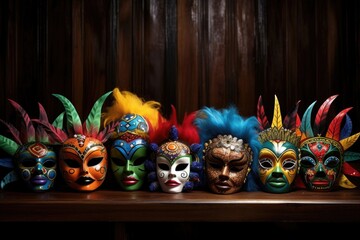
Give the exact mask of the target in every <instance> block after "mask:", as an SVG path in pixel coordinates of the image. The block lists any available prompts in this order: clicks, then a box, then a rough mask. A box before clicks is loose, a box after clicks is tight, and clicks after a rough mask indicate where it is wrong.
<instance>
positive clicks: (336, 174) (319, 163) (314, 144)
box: [299, 95, 360, 191]
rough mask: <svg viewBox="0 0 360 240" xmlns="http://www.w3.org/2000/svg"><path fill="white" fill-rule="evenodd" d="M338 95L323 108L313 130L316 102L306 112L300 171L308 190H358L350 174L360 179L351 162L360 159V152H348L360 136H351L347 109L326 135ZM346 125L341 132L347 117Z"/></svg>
mask: <svg viewBox="0 0 360 240" xmlns="http://www.w3.org/2000/svg"><path fill="white" fill-rule="evenodd" d="M337 96H338V95H333V96H331V97H329V98H328V99H327V100H326V101H325V102H324V103H323V104H322V105H321V106H320V108H319V110H318V112H317V114H316V116H315V121H314V126H313V127H311V124H310V121H311V111H312V109H313V107H314V105H315V103H316V101H315V102H313V103H312V104H311V105H310V106H309V107H308V108H307V109H306V111H305V113H304V115H303V118H302V122H301V126H300V131H301V142H300V155H301V159H300V170H299V175H300V177H301V179H302V181H303V183H304V185H305V186H306V188H307V189H308V190H311V191H331V190H333V189H334V188H335V187H336V186H337V185H339V186H341V187H344V188H354V187H356V186H355V185H354V184H353V183H352V182H351V181H350V180H349V179H348V178H347V177H346V175H351V176H356V177H360V173H359V172H358V171H357V170H355V169H354V168H352V167H351V166H350V165H349V164H348V163H347V162H348V161H353V160H357V159H359V158H360V154H359V153H353V152H349V151H346V150H347V149H348V148H349V147H350V146H352V145H353V144H354V143H355V142H356V140H357V139H358V137H359V135H360V133H357V134H354V135H352V136H350V134H351V128H352V127H351V126H352V123H351V120H350V118H349V116H348V115H347V112H348V111H349V110H351V107H350V108H346V109H344V110H342V111H341V112H340V113H338V114H337V115H336V116H335V118H334V119H333V120H332V121H331V122H330V124H329V127H328V129H327V132H326V134H325V136H322V132H323V130H324V124H325V123H326V117H327V114H328V111H329V108H330V105H331V103H332V102H333V101H334V100H335V98H336V97H337ZM345 116H346V122H345V124H344V125H343V128H342V129H341V124H342V120H343V118H344V117H345Z"/></svg>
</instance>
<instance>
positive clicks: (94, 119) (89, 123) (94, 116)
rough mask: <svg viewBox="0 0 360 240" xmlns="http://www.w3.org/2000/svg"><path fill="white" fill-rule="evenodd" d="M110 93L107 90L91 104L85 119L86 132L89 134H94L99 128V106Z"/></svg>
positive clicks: (100, 106)
mask: <svg viewBox="0 0 360 240" xmlns="http://www.w3.org/2000/svg"><path fill="white" fill-rule="evenodd" d="M111 93H112V91H109V92H107V93H105V94H103V95H102V96H101V97H100V98H99V99H98V100H97V101H96V102H95V103H94V105H93V107H92V108H91V111H90V113H89V115H88V117H87V119H86V132H87V134H88V135H90V136H96V135H97V134H98V133H99V130H100V124H101V108H102V106H103V104H104V102H105V100H106V98H107V97H108V96H109V95H110V94H111Z"/></svg>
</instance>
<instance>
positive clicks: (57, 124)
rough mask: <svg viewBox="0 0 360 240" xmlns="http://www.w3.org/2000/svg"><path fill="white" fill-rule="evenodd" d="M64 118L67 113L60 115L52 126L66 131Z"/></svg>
mask: <svg viewBox="0 0 360 240" xmlns="http://www.w3.org/2000/svg"><path fill="white" fill-rule="evenodd" d="M64 116H65V112H62V113H60V114H59V116H57V117H56V118H55V120H54V121H53V122H52V125H53V126H54V127H56V128H60V129H64Z"/></svg>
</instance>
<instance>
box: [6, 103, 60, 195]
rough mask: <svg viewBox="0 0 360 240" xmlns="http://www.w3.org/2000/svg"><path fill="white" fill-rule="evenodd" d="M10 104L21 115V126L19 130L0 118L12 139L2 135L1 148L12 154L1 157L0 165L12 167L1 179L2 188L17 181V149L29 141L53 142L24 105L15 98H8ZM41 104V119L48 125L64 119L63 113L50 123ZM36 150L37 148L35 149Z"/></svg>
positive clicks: (47, 143)
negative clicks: (15, 157)
mask: <svg viewBox="0 0 360 240" xmlns="http://www.w3.org/2000/svg"><path fill="white" fill-rule="evenodd" d="M8 100H9V102H10V104H11V105H12V106H13V107H14V109H15V110H16V113H17V115H18V116H20V117H21V120H22V121H21V127H20V129H19V130H18V129H17V128H16V127H15V126H14V125H13V124H11V123H8V122H5V121H4V120H2V119H0V122H2V123H3V124H4V125H5V126H6V127H7V128H8V130H9V132H10V134H11V136H12V139H11V138H8V137H6V136H3V135H0V148H1V149H3V150H4V151H5V152H6V153H7V154H9V155H10V156H11V158H2V159H0V166H3V167H6V168H9V169H12V170H11V171H10V172H9V173H8V174H7V175H6V176H5V177H4V178H3V179H2V181H1V188H4V187H5V186H6V185H7V184H9V183H11V182H14V181H17V180H19V179H18V176H17V174H16V172H15V170H14V162H13V159H12V158H13V157H14V156H15V155H16V153H17V151H18V150H19V148H20V147H21V146H24V145H26V144H28V143H35V142H39V143H42V144H45V145H50V144H53V143H54V142H53V141H52V139H51V138H49V136H48V134H47V133H46V131H45V130H44V128H43V127H42V126H40V125H37V126H35V125H34V124H33V122H32V121H31V119H30V117H29V115H28V113H27V112H26V111H25V110H24V108H23V107H22V106H20V105H19V104H18V103H17V102H15V101H14V100H11V99H8ZM38 106H39V119H41V121H42V122H46V123H47V124H48V125H54V126H56V125H57V124H58V123H59V120H61V119H62V117H63V114H60V115H59V116H58V118H57V119H55V121H54V122H53V123H52V124H50V123H49V121H48V116H47V113H46V111H45V109H44V107H43V106H42V105H41V104H40V103H38ZM34 150H35V149H34Z"/></svg>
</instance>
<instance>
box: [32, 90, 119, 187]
mask: <svg viewBox="0 0 360 240" xmlns="http://www.w3.org/2000/svg"><path fill="white" fill-rule="evenodd" d="M110 94H111V92H107V93H105V94H104V95H102V96H101V97H100V98H99V99H98V100H97V101H96V102H95V104H94V105H93V107H92V109H91V112H90V114H89V116H88V118H87V120H86V122H84V124H82V123H81V120H80V118H79V115H78V113H77V112H76V109H75V107H74V105H73V104H72V103H71V102H70V101H69V100H68V99H67V98H65V97H64V96H62V95H59V94H53V96H55V97H57V98H58V99H59V100H60V101H61V102H62V104H63V105H64V107H65V113H66V119H67V124H66V128H67V129H66V131H64V130H62V129H59V128H55V127H52V126H50V125H49V124H45V123H43V122H41V121H38V122H39V123H42V124H43V125H44V126H45V127H46V129H47V131H48V132H49V134H50V136H52V137H53V139H54V141H57V142H58V143H60V144H61V148H60V150H59V168H60V171H61V174H62V177H63V179H64V180H65V183H66V184H67V185H68V186H69V187H70V188H71V189H74V190H77V191H93V190H96V189H97V188H99V187H100V186H101V185H102V184H103V182H104V180H105V177H106V173H107V168H108V166H107V164H108V154H107V150H106V147H105V146H104V144H103V143H104V142H105V141H106V140H107V139H108V137H109V136H110V133H111V132H112V131H113V130H114V129H115V127H116V124H109V125H107V127H105V128H104V129H103V130H102V131H101V132H100V131H99V130H100V120H101V107H102V105H103V103H104V102H105V100H106V98H107V97H108V96H109V95H110Z"/></svg>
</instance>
